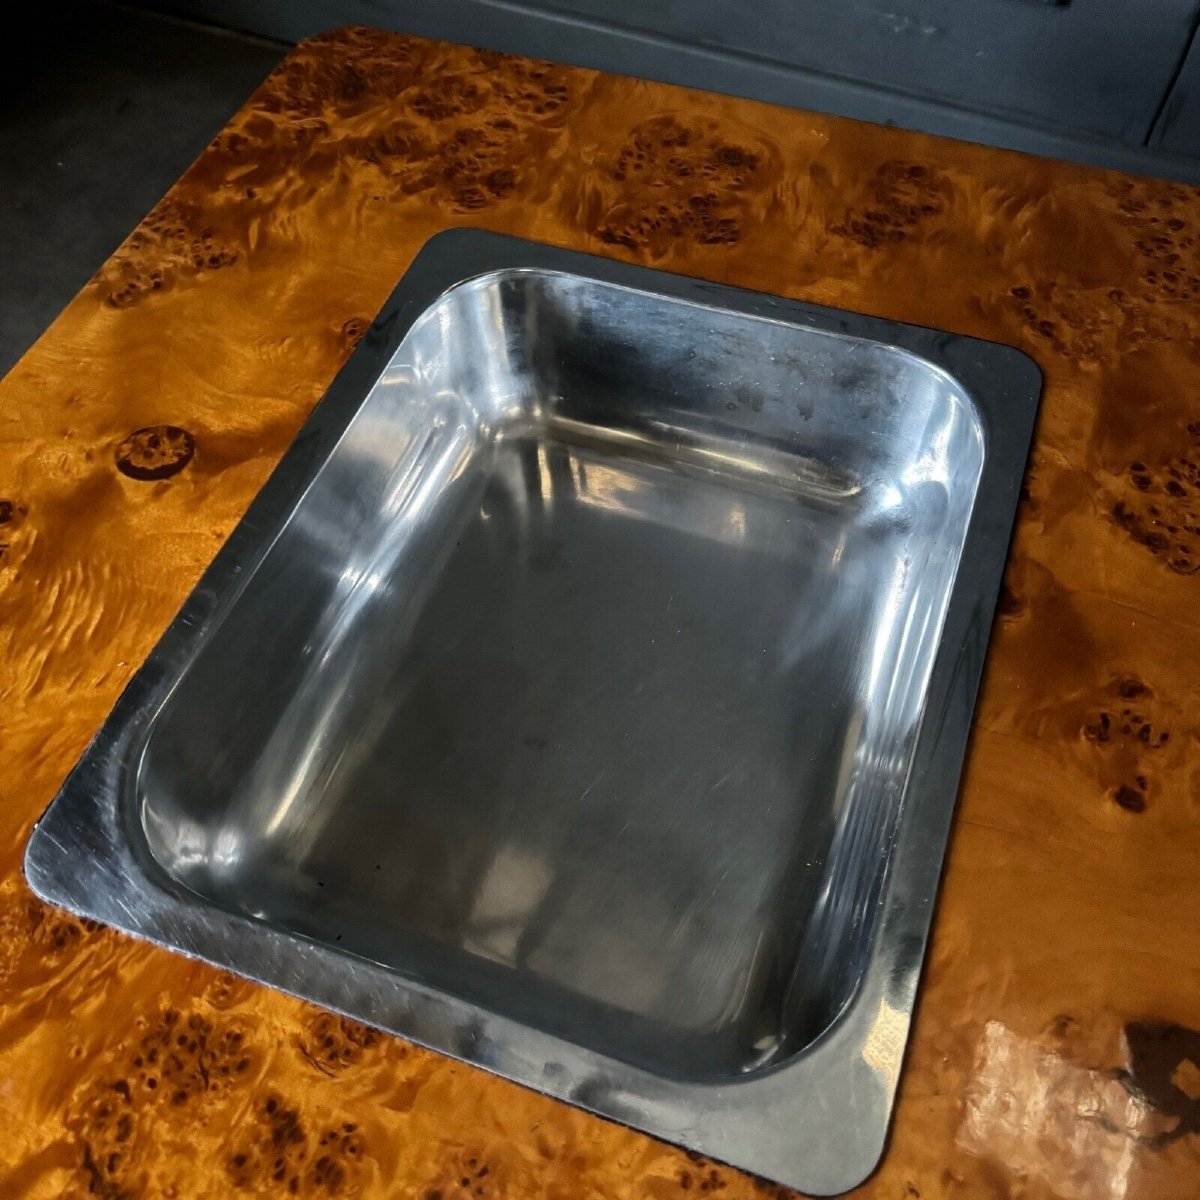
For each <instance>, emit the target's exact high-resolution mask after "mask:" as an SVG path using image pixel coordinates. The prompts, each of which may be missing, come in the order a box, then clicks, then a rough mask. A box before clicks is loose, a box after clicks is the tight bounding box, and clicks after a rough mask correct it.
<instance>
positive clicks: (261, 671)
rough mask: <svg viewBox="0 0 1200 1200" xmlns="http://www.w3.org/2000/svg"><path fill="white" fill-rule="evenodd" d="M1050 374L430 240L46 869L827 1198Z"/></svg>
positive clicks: (320, 992)
mask: <svg viewBox="0 0 1200 1200" xmlns="http://www.w3.org/2000/svg"><path fill="white" fill-rule="evenodd" d="M1039 387H1040V376H1039V374H1038V371H1037V369H1036V367H1035V366H1034V365H1033V364H1032V362H1031V361H1030V360H1029V359H1028V358H1026V357H1025V356H1024V355H1023V354H1021V353H1019V352H1018V351H1016V350H1013V349H1011V348H1008V347H1003V346H997V345H994V344H990V343H985V342H980V341H976V340H973V339H969V338H962V337H955V336H951V335H948V334H944V333H938V332H934V331H931V330H926V329H917V328H913V327H910V326H904V325H898V324H895V323H891V322H886V321H881V320H876V319H872V318H868V317H863V316H858V315H855V314H852V313H842V312H835V311H832V310H829V309H823V308H818V307H815V306H812V305H806V304H801V303H798V302H795V301H789V300H781V299H777V298H774V297H770V296H765V295H759V294H754V293H748V292H740V291H736V290H733V289H730V288H725V287H720V286H714V285H712V284H707V283H703V282H700V281H697V280H693V279H685V278H680V277H677V276H670V275H665V274H662V273H659V272H654V271H649V270H645V269H642V268H636V267H632V266H627V265H624V264H619V263H614V262H609V261H605V260H602V259H596V258H591V257H588V256H584V255H580V254H576V253H571V252H567V251H562V250H557V249H553V248H550V247H546V246H541V245H535V244H533V243H530V242H525V241H518V240H515V239H511V238H505V237H500V236H496V235H491V234H485V233H480V232H475V231H462V230H459V231H454V232H450V233H445V234H442V235H439V236H438V237H436V238H434V239H433V240H432V241H431V242H430V243H429V244H428V245H427V246H426V248H425V249H424V250H423V251H422V252H421V254H420V255H419V256H418V258H417V260H416V261H415V263H414V264H413V266H412V267H411V269H410V270H409V272H408V273H407V275H406V276H405V278H404V280H403V281H402V283H401V284H400V286H399V288H398V289H397V290H396V292H395V294H394V295H393V296H392V298H391V300H390V301H389V302H388V304H387V306H386V307H385V309H384V311H383V313H382V315H381V317H380V318H379V320H378V321H377V322H376V323H375V325H374V326H373V327H372V329H371V331H370V332H369V333H368V335H367V337H366V338H365V339H364V341H363V344H362V345H361V346H360V347H359V349H358V350H357V351H356V352H355V354H354V355H353V357H352V358H351V360H350V362H349V363H348V364H347V365H346V367H345V368H344V370H343V371H342V372H341V374H340V375H339V376H338V378H337V380H336V381H335V383H334V384H333V386H332V387H331V388H330V390H329V393H328V395H327V396H326V398H325V399H324V400H323V401H322V403H321V404H320V406H319V407H318V408H317V410H316V411H315V412H314V414H313V416H312V417H311V419H310V420H309V421H308V423H307V424H306V425H305V427H304V429H303V430H302V432H301V433H300V435H299V437H298V438H297V439H296V442H295V444H294V445H293V447H292V448H291V449H290V450H289V451H288V453H287V455H286V457H285V458H284V460H283V462H282V463H281V464H280V466H279V468H278V469H277V471H276V472H275V474H274V475H273V476H272V478H271V479H270V481H269V482H268V484H267V486H266V487H265V488H264V489H263V491H262V493H261V494H260V495H259V497H258V498H257V499H256V500H255V502H254V504H253V506H252V507H251V509H250V511H249V512H248V514H247V516H246V518H245V519H244V520H243V521H242V523H241V524H240V525H239V526H238V528H237V530H236V531H235V532H234V534H233V535H232V537H231V538H230V539H229V542H228V543H227V545H226V546H225V547H224V548H223V549H222V551H221V552H220V554H219V555H218V556H217V559H216V561H215V562H214V563H213V565H212V567H211V568H210V569H209V570H208V572H207V573H206V574H205V576H204V578H203V580H202V581H201V582H200V584H199V585H198V586H197V588H196V590H195V591H194V592H193V594H192V595H191V596H190V597H189V599H188V601H187V603H186V604H185V606H184V608H183V610H182V611H181V613H180V614H179V616H178V617H177V618H176V620H175V621H174V622H173V624H172V625H171V627H170V628H169V629H168V630H167V632H166V634H165V635H164V636H163V639H162V641H161V642H160V643H159V645H158V647H157V648H156V649H155V651H154V652H153V654H152V655H151V656H150V658H149V659H148V661H147V662H146V664H145V666H144V667H143V668H142V669H141V671H139V673H138V674H137V676H136V677H135V679H134V681H133V682H132V684H131V685H130V687H129V689H128V690H127V691H126V692H125V694H124V695H123V696H122V697H121V700H120V701H119V703H118V704H117V707H116V709H115V710H114V711H113V714H112V716H111V717H110V718H109V720H108V721H107V723H106V724H105V726H104V727H103V729H102V730H101V732H100V734H99V735H98V737H97V738H96V740H95V742H94V743H93V744H92V746H91V747H90V748H89V750H88V751H87V753H86V754H85V755H84V757H83V760H82V761H81V762H80V764H79V766H78V767H77V768H76V770H75V772H74V773H73V774H72V775H71V777H70V778H69V779H68V781H67V783H66V784H65V785H64V787H63V790H62V792H61V794H60V795H59V797H58V798H57V799H56V800H55V802H54V804H53V805H52V806H51V807H50V809H49V810H48V812H47V813H46V815H45V816H44V817H43V818H42V820H41V822H40V823H39V825H38V827H37V829H36V830H35V832H34V835H33V838H32V841H31V843H30V846H29V850H28V855H27V860H26V869H27V872H28V876H29V880H30V882H31V884H32V885H33V887H34V888H35V890H36V891H37V892H38V893H39V895H41V896H43V897H44V898H46V899H47V900H50V901H52V902H54V903H56V904H61V905H64V906H66V907H68V908H71V909H73V910H75V911H77V912H80V913H85V914H87V915H88V916H91V917H95V918H98V919H100V920H102V921H106V922H108V923H110V924H112V925H115V926H117V927H118V928H120V929H124V930H127V931H128V932H130V933H134V934H137V935H139V936H142V937H146V938H149V939H151V940H153V941H155V942H158V943H161V944H162V945H165V946H169V947H171V948H173V949H176V950H180V951H182V952H184V953H186V954H191V955H196V956H198V957H201V958H204V959H208V960H210V961H212V962H215V963H219V964H221V965H223V966H227V967H230V968H232V969H234V970H236V971H239V972H241V973H243V974H245V975H248V976H251V977H252V978H255V979H258V980H262V981H263V982H265V983H268V984H271V985H273V986H275V987H279V988H283V989H285V990H287V991H290V992H294V993H297V994H299V995H301V996H305V997H308V998H310V999H312V1000H315V1001H317V1002H318V1003H320V1004H324V1005H327V1006H329V1007H330V1008H334V1009H338V1010H340V1011H342V1012H345V1013H348V1014H350V1015H352V1016H355V1017H358V1018H361V1019H362V1020H364V1021H368V1022H370V1023H372V1024H374V1025H378V1026H381V1027H383V1028H385V1029H389V1030H393V1031H395V1032H397V1033H400V1034H403V1035H405V1036H407V1037H410V1038H413V1039H414V1040H416V1041H419V1042H422V1043H424V1044H426V1045H428V1046H432V1047H434V1048H436V1049H438V1050H443V1051H445V1052H446V1053H448V1054H452V1055H455V1056H457V1057H460V1058H463V1059H466V1060H468V1061H469V1062H472V1063H477V1064H479V1065H480V1066H483V1067H486V1068H488V1069H489V1070H492V1071H496V1072H499V1073H501V1074H503V1075H507V1076H510V1077H511V1078H513V1079H516V1080H518V1081H520V1082H522V1083H525V1084H528V1085H530V1086H531V1087H535V1088H539V1089H541V1090H543V1091H545V1092H548V1093H550V1094H552V1095H555V1096H559V1097H561V1098H563V1099H564V1100H569V1101H571V1102H572V1103H575V1104H579V1105H582V1106H584V1107H586V1108H589V1109H592V1110H594V1111H596V1112H598V1113H601V1114H604V1115H605V1116H608V1117H612V1118H615V1119H616V1120H618V1121H623V1122H626V1123H628V1124H629V1125H633V1126H636V1127H637V1128H639V1129H644V1130H647V1131H649V1132H650V1133H653V1134H657V1135H658V1136H660V1137H663V1138H666V1139H668V1140H670V1141H673V1142H678V1143H680V1144H682V1145H686V1146H689V1147H693V1148H695V1149H696V1150H699V1151H701V1152H703V1153H705V1154H708V1155H712V1156H714V1157H716V1158H719V1159H724V1160H725V1161H727V1162H730V1163H733V1164H736V1165H738V1166H741V1167H745V1168H747V1169H749V1170H751V1171H755V1172H757V1173H759V1174H761V1175H765V1176H769V1177H770V1178H772V1179H775V1180H778V1181H780V1182H782V1183H786V1184H789V1185H793V1186H796V1187H799V1188H803V1189H804V1190H806V1191H810V1192H820V1193H830V1192H837V1191H840V1190H843V1189H845V1188H848V1187H851V1186H852V1185H854V1184H856V1183H857V1182H859V1181H860V1180H861V1179H863V1178H864V1176H866V1175H867V1174H868V1173H869V1172H870V1170H871V1169H872V1167H873V1166H874V1164H875V1163H876V1161H877V1159H878V1157H879V1155H880V1153H881V1150H882V1147H883V1143H884V1138H885V1134H886V1130H887V1123H888V1117H889V1113H890V1109H891V1105H892V1100H893V1095H894V1092H895V1089H896V1081H897V1076H898V1073H899V1070H900V1063H901V1058H902V1055H903V1051H904V1045H905V1041H906V1037H907V1033H908V1026H909V1020H910V1014H911V1012H912V1007H913V999H914V993H915V989H916V983H917V975H918V971H919V967H920V962H921V958H922V954H923V950H924V945H925V939H926V935H927V931H928V927H929V921H930V910H931V906H932V904H933V900H934V894H935V890H936V884H937V878H938V873H939V871H940V868H941V862H942V856H943V851H944V848H945V842H946V836H947V829H948V825H949V822H950V817H951V811H952V808H953V803H954V794H955V788H956V784H957V779H958V774H959V768H960V764H961V759H962V754H963V749H964V746H965V743H966V738H967V732H968V727H969V722H970V715H971V710H972V705H973V702H974V696H975V690H976V686H977V683H978V680H979V675H980V672H981V669H982V666H983V660H984V651H985V647H986V644H987V637H988V629H989V624H990V620H991V614H992V609H993V605H994V602H995V597H996V593H997V588H998V585H999V580H1000V573H1001V569H1002V566H1003V563H1004V556H1005V548H1006V545H1007V540H1008V536H1009V531H1010V526H1011V522H1012V517H1013V512H1014V509H1015V505H1016V501H1017V494H1018V487H1019V484H1020V480H1021V475H1022V470H1023V466H1024V461H1025V456H1026V452H1027V449H1028V444H1029V438H1030V433H1031V429H1032V424H1033V418H1034V414H1035V409H1036V404H1037V394H1038V391H1039Z"/></svg>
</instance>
